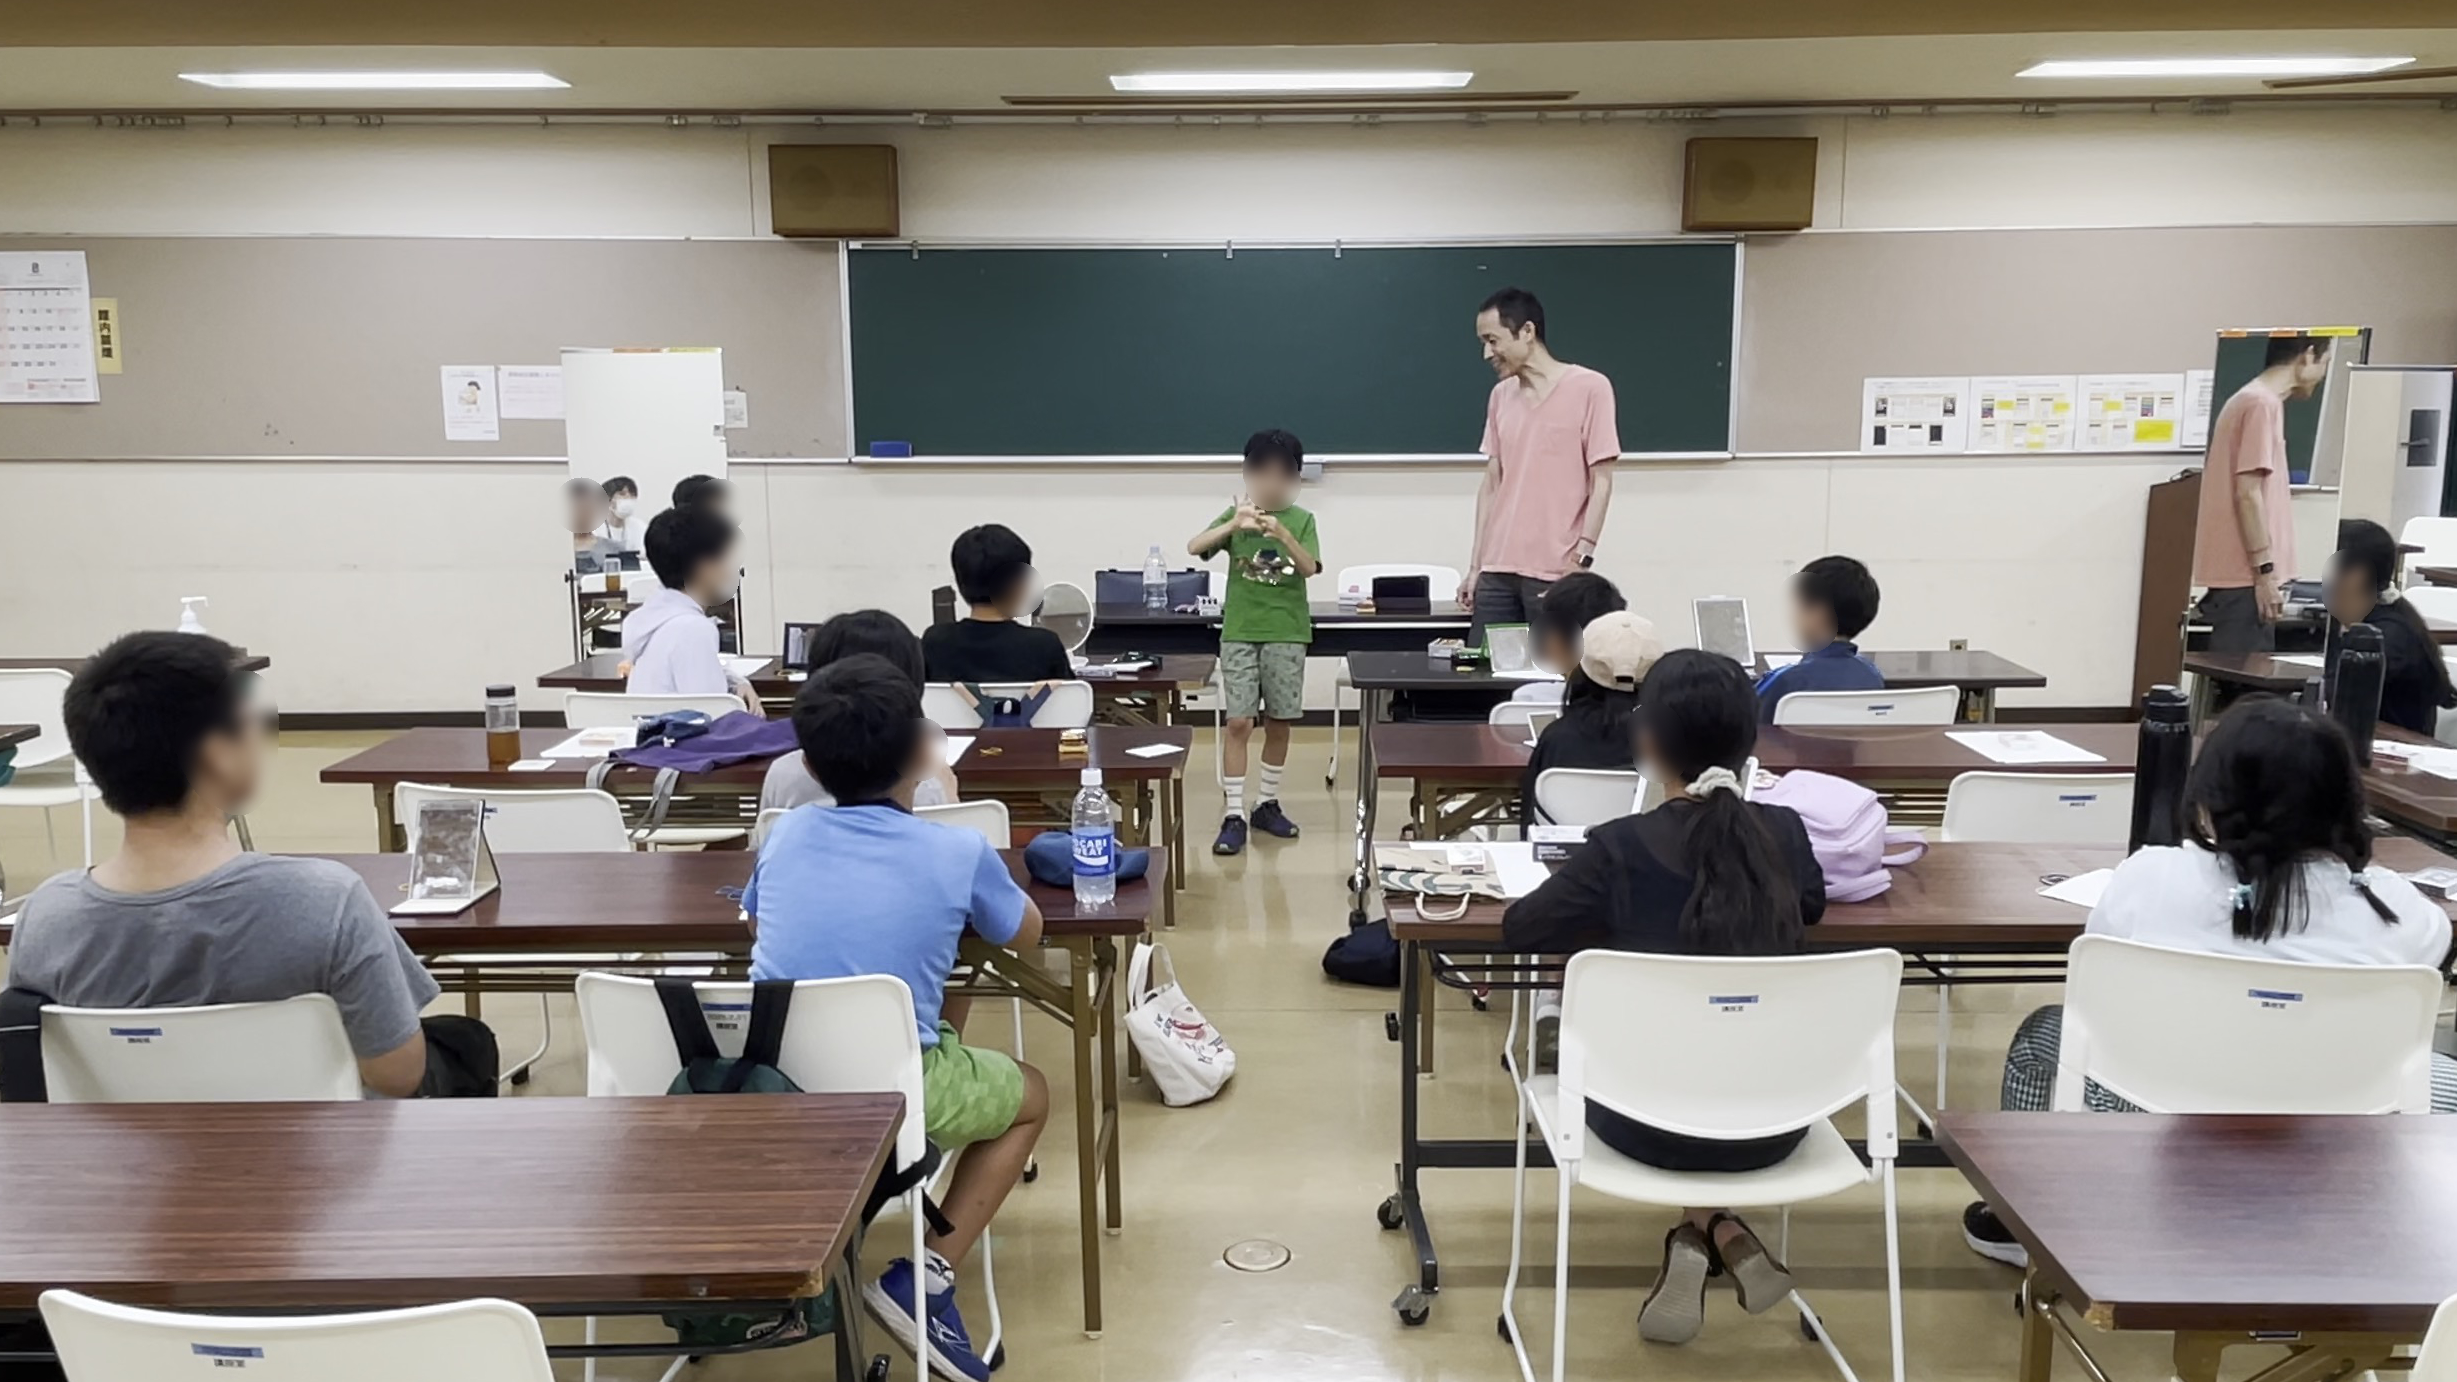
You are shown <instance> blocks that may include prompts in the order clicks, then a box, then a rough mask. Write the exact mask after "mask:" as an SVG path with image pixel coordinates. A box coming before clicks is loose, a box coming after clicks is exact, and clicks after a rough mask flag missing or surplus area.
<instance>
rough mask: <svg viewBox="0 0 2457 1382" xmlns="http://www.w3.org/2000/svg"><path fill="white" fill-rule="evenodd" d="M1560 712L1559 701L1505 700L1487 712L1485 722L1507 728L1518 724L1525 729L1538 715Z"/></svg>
mask: <svg viewBox="0 0 2457 1382" xmlns="http://www.w3.org/2000/svg"><path fill="white" fill-rule="evenodd" d="M1560 713H1561V703H1560V702H1559V701H1554V702H1551V703H1549V704H1548V703H1546V702H1543V701H1503V702H1502V703H1501V704H1500V705H1497V706H1495V707H1493V708H1492V709H1491V710H1488V711H1486V712H1485V716H1484V722H1485V723H1486V724H1488V725H1492V726H1495V727H1496V728H1503V729H1507V728H1510V727H1512V726H1516V727H1518V728H1521V729H1524V728H1526V727H1527V726H1528V725H1530V724H1533V723H1534V722H1535V718H1536V716H1538V715H1558V714H1560Z"/></svg>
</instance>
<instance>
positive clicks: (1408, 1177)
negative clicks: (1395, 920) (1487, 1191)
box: [1376, 941, 1442, 1310]
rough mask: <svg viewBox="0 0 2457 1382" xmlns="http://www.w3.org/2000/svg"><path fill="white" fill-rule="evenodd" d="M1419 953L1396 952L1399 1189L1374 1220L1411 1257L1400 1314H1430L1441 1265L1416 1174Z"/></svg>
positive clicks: (1420, 1148)
mask: <svg viewBox="0 0 2457 1382" xmlns="http://www.w3.org/2000/svg"><path fill="white" fill-rule="evenodd" d="M1423 948H1424V947H1423V946H1421V945H1419V944H1417V943H1416V942H1414V941H1408V942H1405V943H1403V944H1402V945H1401V946H1400V947H1399V952H1400V953H1399V1165H1398V1167H1397V1171H1396V1176H1397V1181H1398V1189H1397V1191H1396V1193H1394V1194H1393V1195H1392V1196H1391V1197H1390V1198H1389V1199H1387V1200H1385V1201H1383V1202H1382V1208H1381V1210H1380V1212H1379V1213H1378V1214H1377V1215H1376V1217H1377V1219H1379V1221H1380V1222H1381V1224H1382V1226H1383V1227H1384V1228H1386V1229H1391V1228H1402V1227H1404V1228H1405V1229H1407V1231H1408V1246H1409V1248H1410V1249H1411V1250H1412V1251H1413V1252H1414V1253H1415V1255H1416V1281H1415V1284H1413V1285H1411V1286H1409V1287H1407V1288H1406V1289H1405V1290H1402V1291H1401V1292H1400V1293H1399V1300H1398V1302H1396V1303H1397V1304H1398V1305H1399V1306H1400V1307H1401V1308H1402V1309H1403V1310H1407V1309H1414V1308H1422V1309H1430V1308H1431V1304H1432V1303H1431V1301H1430V1299H1429V1297H1430V1296H1431V1295H1432V1294H1433V1293H1434V1292H1436V1291H1438V1290H1440V1289H1441V1288H1442V1268H1441V1262H1440V1261H1439V1260H1438V1259H1437V1258H1436V1257H1435V1255H1434V1251H1433V1226H1432V1225H1431V1224H1429V1223H1427V1222H1426V1220H1425V1201H1424V1194H1423V1191H1422V1190H1421V1188H1420V1187H1419V1186H1418V1184H1417V1170H1418V1166H1419V1163H1420V1162H1421V1161H1422V1160H1423V1156H1424V1143H1423V1137H1422V1135H1421V1134H1420V1133H1419V1131H1418V1128H1417V1118H1418V1107H1419V1105H1418V1098H1419V1093H1420V1091H1419V1090H1418V1088H1417V1080H1416V1006H1417V1005H1418V1004H1419V1003H1421V1002H1423V1001H1424V999H1425V994H1424V989H1423V985H1422V984H1421V983H1420V982H1419V979H1418V976H1419V974H1420V973H1421V972H1422V970H1421V966H1422V964H1423V963H1424V961H1423V959H1422V957H1421V956H1420V955H1419V954H1418V953H1417V952H1418V951H1420V950H1422V949H1423Z"/></svg>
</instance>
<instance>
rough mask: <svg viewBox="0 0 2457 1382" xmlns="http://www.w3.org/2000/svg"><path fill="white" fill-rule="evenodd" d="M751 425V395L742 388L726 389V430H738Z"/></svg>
mask: <svg viewBox="0 0 2457 1382" xmlns="http://www.w3.org/2000/svg"><path fill="white" fill-rule="evenodd" d="M750 425H751V396H750V395H749V394H747V393H744V392H743V391H742V390H740V389H727V390H726V391H725V430H726V431H728V432H738V431H740V430H741V429H743V428H745V427H748V426H750Z"/></svg>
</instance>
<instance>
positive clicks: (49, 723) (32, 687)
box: [0, 667, 69, 768]
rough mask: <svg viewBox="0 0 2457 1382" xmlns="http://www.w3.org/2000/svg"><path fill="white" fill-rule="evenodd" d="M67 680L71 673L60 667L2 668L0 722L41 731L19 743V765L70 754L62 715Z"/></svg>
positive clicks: (28, 765) (37, 763)
mask: <svg viewBox="0 0 2457 1382" xmlns="http://www.w3.org/2000/svg"><path fill="white" fill-rule="evenodd" d="M68 681H69V677H68V673H66V672H63V671H61V670H60V669H59V668H57V667H7V668H0V725H32V726H34V727H35V729H36V730H38V731H39V733H37V734H36V735H35V736H34V737H33V738H31V739H28V740H26V741H25V742H23V743H21V744H19V745H18V746H17V758H16V765H17V766H18V767H19V768H39V767H41V766H42V765H44V764H46V763H57V762H59V761H60V760H61V759H64V758H66V757H68V729H67V726H66V725H65V724H63V723H62V720H61V714H60V707H61V705H62V703H63V702H65V701H66V700H67V699H68Z"/></svg>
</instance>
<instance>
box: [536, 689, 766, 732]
mask: <svg viewBox="0 0 2457 1382" xmlns="http://www.w3.org/2000/svg"><path fill="white" fill-rule="evenodd" d="M741 708H742V702H740V701H738V700H736V699H734V698H733V697H731V696H635V695H633V694H632V693H631V692H629V691H566V692H564V693H563V723H564V724H566V725H568V726H570V727H571V728H573V729H609V728H619V727H621V726H623V725H628V724H636V723H638V722H639V721H640V720H641V719H643V718H645V717H647V716H650V715H666V714H671V713H672V712H674V711H677V710H697V711H701V712H704V713H705V714H706V715H707V716H708V718H710V719H712V720H713V719H715V718H717V717H718V716H720V715H730V714H732V713H733V712H735V711H737V710H740V709H741Z"/></svg>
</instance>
